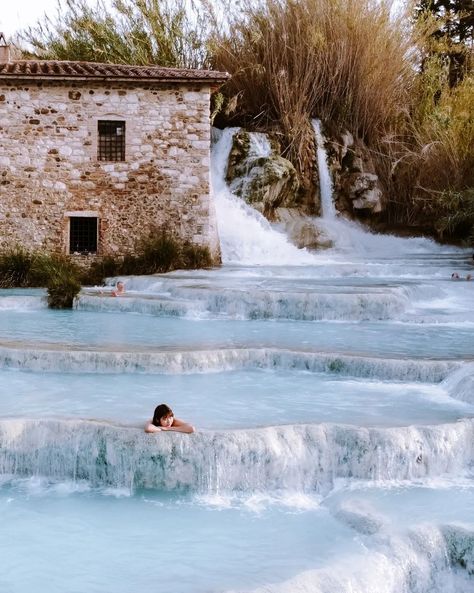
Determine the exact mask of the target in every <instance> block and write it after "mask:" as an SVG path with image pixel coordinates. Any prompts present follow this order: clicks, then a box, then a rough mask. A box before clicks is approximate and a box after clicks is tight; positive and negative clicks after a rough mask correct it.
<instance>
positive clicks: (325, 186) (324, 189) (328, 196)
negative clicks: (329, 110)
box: [312, 119, 336, 220]
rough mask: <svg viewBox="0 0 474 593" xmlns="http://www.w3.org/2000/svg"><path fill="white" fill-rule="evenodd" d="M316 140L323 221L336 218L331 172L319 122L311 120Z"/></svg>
mask: <svg viewBox="0 0 474 593" xmlns="http://www.w3.org/2000/svg"><path fill="white" fill-rule="evenodd" d="M312 124H313V129H314V135H315V138H316V155H317V159H318V173H319V190H320V195H321V216H322V218H324V219H329V220H333V219H335V218H336V208H335V207H334V200H333V195H332V194H333V191H332V179H331V172H330V170H329V166H328V157H327V153H326V149H325V147H324V136H323V133H322V130H321V120H319V119H313V120H312Z"/></svg>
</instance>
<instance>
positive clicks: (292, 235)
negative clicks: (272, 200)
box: [275, 208, 333, 249]
mask: <svg viewBox="0 0 474 593" xmlns="http://www.w3.org/2000/svg"><path fill="white" fill-rule="evenodd" d="M275 221H276V222H277V223H278V226H279V227H280V228H281V229H282V230H283V231H284V232H285V234H286V235H287V236H288V239H289V240H290V241H291V242H292V243H293V244H294V245H296V246H297V247H299V248H303V247H306V248H307V249H328V248H330V247H332V246H333V242H332V241H331V239H329V238H328V237H327V236H326V234H325V233H324V230H323V229H322V228H319V226H318V219H316V218H314V217H313V216H306V215H305V214H303V213H302V212H301V210H300V209H298V208H278V209H277V210H276V211H275Z"/></svg>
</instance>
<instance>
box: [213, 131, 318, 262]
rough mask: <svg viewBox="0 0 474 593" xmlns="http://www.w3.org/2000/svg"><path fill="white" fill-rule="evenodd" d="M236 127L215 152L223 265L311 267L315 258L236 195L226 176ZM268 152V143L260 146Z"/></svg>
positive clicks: (215, 186) (214, 160)
mask: <svg viewBox="0 0 474 593" xmlns="http://www.w3.org/2000/svg"><path fill="white" fill-rule="evenodd" d="M236 131H237V128H226V129H225V130H224V131H223V132H222V134H221V135H220V138H219V139H218V140H217V142H216V143H215V144H214V146H213V150H212V166H211V176H212V190H213V194H214V199H215V205H216V213H217V225H218V229H219V236H220V240H221V251H222V260H223V262H224V263H233V264H243V265H285V264H292V265H301V264H303V265H304V264H311V263H313V262H314V257H313V256H312V255H311V254H310V253H309V252H308V251H306V250H304V249H298V248H297V247H295V246H294V245H292V244H291V243H290V242H289V241H288V239H287V238H286V236H285V235H284V234H282V233H280V232H278V231H276V230H275V229H273V228H272V226H271V225H270V223H269V222H268V220H267V219H266V218H265V217H264V216H262V215H261V214H260V213H259V212H257V210H255V209H254V208H252V207H250V206H249V205H247V204H246V203H245V202H244V201H243V200H241V199H240V198H239V197H237V196H235V195H234V194H233V193H232V192H231V191H230V189H229V188H228V186H227V183H226V180H225V176H226V170H227V161H228V158H229V153H230V150H231V148H232V138H233V136H234V134H235V133H236ZM260 148H261V149H262V150H265V149H266V148H267V147H266V145H265V144H262V143H260Z"/></svg>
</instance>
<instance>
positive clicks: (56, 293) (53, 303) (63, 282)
mask: <svg viewBox="0 0 474 593" xmlns="http://www.w3.org/2000/svg"><path fill="white" fill-rule="evenodd" d="M47 289H48V306H49V307H51V308H52V309H71V308H72V306H73V303H74V299H75V298H76V296H77V295H78V294H79V291H80V290H81V283H80V282H79V280H78V278H77V276H75V275H74V273H73V272H71V270H68V269H64V270H62V271H58V273H56V274H54V275H53V276H51V278H50V279H49V280H48V284H47Z"/></svg>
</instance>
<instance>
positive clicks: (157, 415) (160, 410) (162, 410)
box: [151, 404, 173, 426]
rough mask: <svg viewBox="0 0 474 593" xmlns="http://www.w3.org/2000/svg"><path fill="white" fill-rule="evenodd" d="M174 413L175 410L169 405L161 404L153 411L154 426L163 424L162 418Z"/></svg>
mask: <svg viewBox="0 0 474 593" xmlns="http://www.w3.org/2000/svg"><path fill="white" fill-rule="evenodd" d="M172 415H173V410H172V409H171V408H170V407H169V406H167V405H166V404H160V405H159V406H156V408H155V412H154V413H153V420H152V421H151V423H152V424H153V426H161V425H160V420H161V419H162V418H164V417H165V416H172Z"/></svg>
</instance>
